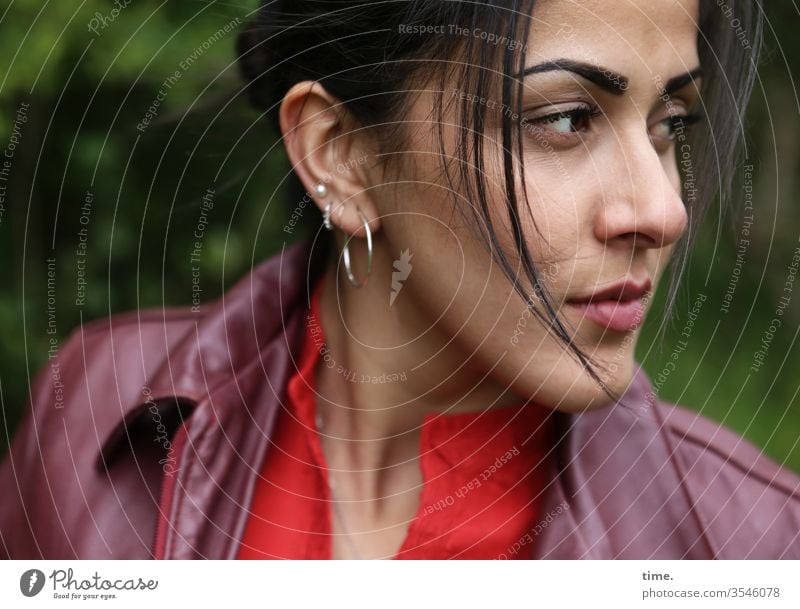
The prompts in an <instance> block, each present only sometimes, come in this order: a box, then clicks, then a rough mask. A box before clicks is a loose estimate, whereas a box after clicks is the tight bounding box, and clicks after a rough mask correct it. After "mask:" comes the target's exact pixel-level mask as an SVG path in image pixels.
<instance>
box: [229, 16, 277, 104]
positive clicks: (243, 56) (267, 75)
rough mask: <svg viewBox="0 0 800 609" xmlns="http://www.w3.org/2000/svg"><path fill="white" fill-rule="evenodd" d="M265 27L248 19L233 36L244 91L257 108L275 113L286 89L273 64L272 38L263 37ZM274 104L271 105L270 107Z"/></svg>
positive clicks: (274, 57)
mask: <svg viewBox="0 0 800 609" xmlns="http://www.w3.org/2000/svg"><path fill="white" fill-rule="evenodd" d="M265 31H266V29H265V28H264V27H263V26H262V25H260V24H259V23H258V20H256V21H254V22H251V23H250V24H249V25H248V26H247V27H246V28H245V29H244V30H242V31H241V32H240V33H239V35H238V36H237V38H236V52H237V56H238V63H239V71H240V73H241V74H242V76H243V77H244V79H245V82H246V88H247V94H248V97H249V98H250V101H251V103H252V104H253V105H254V106H255V107H256V108H258V109H260V110H263V111H270V109H271V111H270V112H271V113H275V114H277V110H278V108H277V106H278V105H279V102H280V101H281V99H282V98H283V96H284V94H285V93H286V91H285V90H284V89H283V88H282V87H283V79H282V78H281V76H282V75H281V74H280V70H279V69H276V68H275V66H276V64H277V63H278V62H279V61H280V60H279V58H278V57H277V56H276V54H275V52H274V47H273V44H272V43H273V42H274V40H270V41H267V40H266V39H265V38H264V37H263V33H264V32H265ZM273 106H275V107H273Z"/></svg>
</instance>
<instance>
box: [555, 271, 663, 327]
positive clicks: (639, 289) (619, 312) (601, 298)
mask: <svg viewBox="0 0 800 609" xmlns="http://www.w3.org/2000/svg"><path fill="white" fill-rule="evenodd" d="M650 289H651V283H650V279H649V278H648V279H646V280H645V281H641V282H636V281H634V280H632V279H626V280H624V281H621V282H618V283H615V284H614V285H612V286H610V287H607V288H603V289H601V290H597V291H594V292H592V293H590V294H587V295H584V296H579V297H577V298H571V299H568V300H567V304H568V305H570V306H571V307H572V308H574V309H576V310H577V311H578V312H579V313H580V314H581V315H582V317H585V318H587V319H589V320H591V321H593V322H595V323H596V324H598V325H599V326H601V327H604V328H607V329H608V330H613V331H616V332H629V331H632V330H635V329H637V328H638V327H639V326H641V325H642V322H643V321H644V314H645V303H644V298H645V296H647V294H648V293H649V292H650Z"/></svg>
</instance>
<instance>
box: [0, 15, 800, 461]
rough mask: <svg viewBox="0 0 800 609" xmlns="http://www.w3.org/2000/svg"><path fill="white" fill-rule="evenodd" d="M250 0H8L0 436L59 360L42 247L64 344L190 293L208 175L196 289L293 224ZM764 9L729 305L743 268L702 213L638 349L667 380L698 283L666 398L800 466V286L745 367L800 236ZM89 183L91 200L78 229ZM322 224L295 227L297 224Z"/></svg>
mask: <svg viewBox="0 0 800 609" xmlns="http://www.w3.org/2000/svg"><path fill="white" fill-rule="evenodd" d="M120 5H121V6H125V3H124V2H123V1H121V0H120V4H119V5H117V6H120ZM254 7H255V3H254V2H247V3H239V4H237V3H227V2H212V1H204V0H180V1H178V0H172V1H164V2H145V1H143V0H139V1H137V0H131V1H130V3H129V4H128V5H127V6H125V8H123V9H121V10H120V11H119V14H118V15H117V16H116V18H114V19H113V20H109V21H108V22H107V23H106V27H105V28H103V29H98V31H97V33H96V34H95V33H93V32H91V31H89V29H88V25H89V24H90V23H91V22H92V19H93V18H96V17H97V13H99V14H100V15H102V16H104V17H105V18H106V19H110V17H111V16H112V10H113V9H114V8H115V4H114V3H113V2H112V1H101V0H84V1H82V2H57V1H55V0H50V1H47V0H12V2H11V3H10V4H9V5H7V6H6V7H5V8H3V7H0V28H2V34H3V35H2V36H0V58H2V59H0V146H2V147H3V148H5V147H6V144H7V143H8V142H9V141H10V138H11V134H12V129H13V124H14V119H15V117H16V116H17V111H18V109H19V108H20V107H21V105H22V104H29V107H28V110H27V115H26V116H27V120H26V122H25V123H23V124H21V129H20V134H21V138H20V143H19V145H18V146H17V147H16V148H15V150H14V156H13V158H12V159H11V160H12V167H11V171H10V176H9V181H8V183H7V192H6V197H5V201H4V209H2V210H0V253H1V254H2V257H3V263H2V265H0V269H1V270H0V273H3V278H4V281H3V286H4V289H2V290H0V336H1V337H2V340H0V398H2V405H3V414H4V421H5V431H4V432H2V433H0V436H2V439H0V445H4V444H5V443H6V442H7V437H8V435H9V434H10V433H12V432H13V429H14V426H15V425H16V423H17V421H18V419H19V416H20V414H21V412H22V410H23V408H24V406H25V402H26V400H27V399H28V387H29V383H30V381H31V378H32V376H33V374H34V373H35V372H36V371H37V370H38V369H39V368H40V367H41V366H42V365H44V364H45V363H46V361H47V353H48V338H49V337H50V336H51V335H49V334H48V328H49V327H50V326H49V318H48V305H47V296H48V295H47V264H46V261H47V259H48V258H51V259H55V261H56V262H55V265H56V282H55V288H56V300H55V306H54V307H53V311H52V313H54V315H55V317H54V320H55V330H56V334H55V336H57V337H58V338H59V340H63V338H64V337H65V336H66V334H68V332H69V331H70V330H71V329H73V328H74V327H76V326H77V325H79V324H80V323H82V322H86V321H88V320H91V319H95V318H98V317H102V316H105V315H107V314H109V313H114V312H119V311H124V310H129V309H135V308H144V307H151V306H162V305H188V304H190V303H191V297H192V277H191V272H190V271H191V263H190V260H189V257H190V254H191V251H192V243H193V241H194V238H193V236H192V235H193V232H194V227H195V226H196V223H197V219H198V217H199V210H200V204H201V200H202V197H203V195H204V194H205V193H206V189H207V188H209V187H211V186H212V185H215V188H216V197H215V202H214V208H213V210H211V211H210V214H209V224H208V225H207V228H206V230H205V237H204V241H203V243H204V247H203V255H202V258H201V277H202V284H201V285H202V288H203V293H202V296H203V298H204V299H210V298H212V297H214V296H216V295H218V294H219V293H221V292H222V291H223V289H224V288H225V287H226V286H229V285H230V284H231V283H232V282H234V281H235V280H236V279H237V278H239V277H241V276H242V275H243V274H245V273H246V272H247V271H248V269H249V268H250V267H251V266H252V265H254V264H256V263H258V262H259V261H261V260H263V259H264V258H265V257H267V256H269V255H270V254H271V253H272V252H274V251H276V249H277V248H279V247H280V246H281V245H282V243H283V242H284V237H285V234H283V233H282V231H281V228H282V227H283V225H284V223H285V222H286V220H287V219H288V216H289V213H290V210H291V209H292V207H293V204H292V203H290V202H288V201H287V199H290V198H292V196H293V195H290V194H289V193H287V192H286V189H285V188H284V187H283V186H282V181H283V179H284V177H285V176H286V173H287V167H288V165H287V163H286V160H285V157H284V155H283V151H282V147H281V146H280V145H277V144H278V142H277V138H276V135H275V134H274V133H273V132H272V131H271V130H270V129H269V127H268V126H267V124H266V123H265V122H264V121H258V120H257V119H258V115H257V113H256V112H254V111H253V110H252V109H251V108H250V107H249V106H248V104H247V101H246V99H245V98H244V97H243V96H241V91H240V87H241V84H240V81H239V79H238V73H237V70H236V66H235V65H234V64H233V57H234V52H233V43H234V37H235V31H233V32H230V33H227V34H225V35H222V36H218V35H215V32H218V31H219V30H220V28H223V27H224V26H225V25H226V24H229V23H231V22H234V24H235V23H236V20H237V19H238V20H240V21H241V22H244V21H245V20H246V18H247V15H248V14H249V12H250V11H252V10H253V9H254ZM767 15H768V22H767V27H766V30H767V32H766V37H767V50H766V53H765V57H764V61H763V65H762V67H761V72H760V79H759V82H758V83H757V86H756V89H755V93H754V101H753V105H752V108H751V111H750V113H749V118H748V124H747V133H748V157H749V159H750V160H749V162H750V163H752V164H753V165H754V167H755V172H754V176H753V177H754V187H755V194H754V198H753V200H754V211H755V221H754V224H753V227H752V230H751V244H750V246H749V248H748V249H747V252H746V255H745V262H744V264H743V266H742V268H741V275H740V277H739V280H738V283H737V287H736V291H735V295H734V299H733V302H732V305H731V308H730V311H729V312H728V313H722V312H720V306H721V304H722V298H723V295H724V294H725V292H726V290H727V289H728V284H729V281H730V277H731V275H732V273H733V272H734V265H735V260H736V253H737V241H738V239H739V236H740V231H741V226H742V216H743V214H742V210H733V211H732V213H731V214H729V215H727V216H725V217H720V214H719V213H716V214H714V215H712V217H710V218H709V221H708V222H707V223H706V226H705V228H704V231H703V235H702V239H701V242H700V244H699V247H698V249H697V250H696V251H695V253H694V255H693V258H692V261H691V265H690V268H689V269H688V270H687V275H686V281H685V284H684V288H683V289H682V297H681V299H680V301H679V307H678V313H679V315H678V317H677V318H676V319H674V320H673V321H672V322H670V327H669V329H668V331H667V335H666V338H665V339H664V341H663V342H657V341H655V342H654V340H653V337H654V336H655V333H656V330H657V329H658V328H657V324H658V315H657V314H653V315H651V316H650V317H649V320H648V323H647V324H646V327H645V332H644V334H643V336H642V338H641V340H640V343H639V350H638V356H639V359H640V361H642V363H643V364H644V366H645V368H646V369H647V371H648V372H649V373H650V375H651V378H654V379H655V378H657V376H658V375H659V373H661V372H662V371H664V370H665V366H666V364H667V362H669V361H670V359H671V357H672V353H673V352H674V351H675V349H676V345H678V342H677V341H678V340H680V338H681V337H680V334H681V331H682V329H683V327H684V324H685V323H686V321H687V319H688V316H687V313H688V311H689V310H690V308H691V307H692V305H693V303H694V301H695V299H696V298H697V295H698V294H700V293H702V294H705V295H706V296H707V300H706V302H705V303H704V304H703V307H702V309H701V310H700V313H699V316H698V318H697V320H696V321H695V326H694V328H693V330H692V333H691V336H690V339H689V340H688V344H687V347H686V350H685V351H682V352H681V353H680V354H679V360H678V362H677V365H676V366H675V369H674V370H670V372H669V374H668V375H667V376H666V378H664V379H663V382H659V386H660V394H661V395H662V397H664V398H666V399H668V400H671V401H676V402H680V403H682V404H685V405H687V406H689V407H692V408H695V409H697V410H698V411H700V412H702V413H704V414H705V415H706V416H709V417H711V418H713V419H716V420H718V421H722V422H724V423H725V424H726V425H728V426H730V427H732V428H733V429H735V430H737V431H738V432H740V433H742V434H744V435H745V436H746V437H748V438H750V439H751V440H752V441H754V442H755V443H756V444H757V445H759V446H761V447H763V448H764V450H765V451H766V452H767V453H768V454H769V455H770V456H772V457H773V458H774V459H775V460H777V461H778V462H780V463H784V464H787V465H788V466H790V467H792V468H793V469H795V470H797V471H800V441H799V440H798V438H799V437H800V402H799V401H798V395H797V393H798V387H800V385H799V384H798V376H799V375H798V371H800V367H799V366H798V365H799V364H800V352H798V348H797V330H798V327H800V292H798V293H796V294H794V295H793V298H792V301H791V303H790V306H789V308H788V310H787V312H786V314H785V316H784V319H783V326H782V327H781V329H780V331H779V332H777V333H776V334H775V336H774V338H773V339H772V342H771V343H770V346H769V351H768V354H767V358H766V360H765V364H764V366H763V367H762V368H761V369H760V370H759V371H758V372H757V373H754V372H752V371H751V370H750V366H751V365H752V362H753V357H754V353H755V352H756V351H757V350H758V349H759V348H760V346H761V341H762V338H763V337H764V332H765V331H766V330H767V329H768V327H769V325H770V320H771V319H772V318H773V317H774V314H773V312H774V310H775V308H776V306H777V301H778V298H780V296H781V295H782V290H783V286H784V282H785V280H786V275H787V266H788V264H789V262H790V258H791V255H792V252H793V251H794V250H795V248H796V247H797V246H798V236H799V235H800V222H799V221H798V220H800V218H798V207H797V203H796V201H797V198H798V195H800V187H799V185H798V180H797V172H798V169H799V168H800V167H798V165H799V161H800V160H799V159H798V156H799V153H800V143H799V141H798V135H800V120H799V119H798V117H799V116H800V112H799V111H798V98H797V91H796V89H795V85H794V80H793V78H794V76H796V75H797V65H798V63H800V40H798V39H797V37H796V36H794V30H795V29H796V28H797V26H798V25H800V15H798V14H797V12H796V11H795V9H793V8H792V6H791V3H770V6H769V8H767ZM209 40H213V42H212V43H210V44H207V45H205V46H203V43H204V41H209ZM198 49H200V52H199V54H198ZM193 55H194V56H196V60H195V61H194V62H192V63H191V65H186V60H187V58H190V57H192V56H193ZM182 63H183V65H182ZM184 66H185V67H184ZM176 72H178V73H179V74H180V75H179V77H177V79H176V80H175V82H174V84H173V85H171V86H170V87H167V88H165V79H167V77H168V76H170V75H175V74H176ZM160 89H161V90H164V91H165V92H166V95H165V96H164V99H163V102H162V104H161V106H160V107H159V108H158V111H157V116H156V117H155V120H154V121H153V122H152V123H151V124H150V125H149V126H147V127H146V128H145V129H144V132H142V131H140V130H139V129H137V125H139V124H140V123H141V121H142V120H143V118H144V116H145V114H146V112H147V110H148V107H150V106H151V104H152V103H153V102H154V100H156V99H157V97H158V95H159V90H160ZM740 177H741V178H743V173H742V172H740ZM276 189H277V194H275V193H276ZM87 191H88V192H91V193H92V196H93V198H92V205H91V214H90V216H89V222H88V224H86V225H83V224H81V208H82V206H83V205H84V201H85V198H86V193H87ZM308 219H309V218H305V220H308ZM311 219H312V220H313V218H311ZM84 227H85V228H86V229H87V231H86V235H87V247H88V249H87V256H86V260H87V272H88V276H87V289H86V300H85V303H84V304H83V305H82V306H76V304H75V299H76V295H77V294H76V277H77V268H78V267H77V264H78V258H77V256H76V253H75V251H76V247H77V244H78V242H79V237H78V235H79V231H80V230H81V229H82V228H84ZM310 229H311V227H309V226H301V228H300V229H299V230H298V232H297V233H296V234H295V235H294V237H296V238H299V237H302V236H303V235H305V234H307V233H308V232H309V230H310ZM659 306H660V303H657V304H656V307H659ZM654 313H655V312H654ZM672 361H674V360H672ZM0 449H3V450H4V446H0Z"/></svg>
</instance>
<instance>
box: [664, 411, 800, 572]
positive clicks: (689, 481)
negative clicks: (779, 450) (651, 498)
mask: <svg viewBox="0 0 800 609" xmlns="http://www.w3.org/2000/svg"><path fill="white" fill-rule="evenodd" d="M654 414H655V415H656V416H655V419H656V421H658V424H659V425H660V431H661V435H662V436H663V438H664V440H665V442H666V443H667V448H668V450H669V452H670V455H671V460H672V461H673V463H674V465H675V467H676V469H677V470H678V474H679V476H680V478H681V482H682V485H683V488H684V490H685V492H686V493H687V494H688V497H689V500H690V502H691V504H692V506H693V509H694V510H695V512H696V514H697V516H698V518H699V519H700V521H701V523H702V525H703V526H704V527H705V532H706V534H707V537H708V539H709V540H711V543H712V545H713V546H715V547H714V550H715V555H716V556H717V557H719V558H794V559H797V558H800V476H798V475H796V474H795V473H793V472H792V471H790V470H789V469H787V468H785V467H781V466H780V465H778V464H777V463H776V462H775V461H773V460H772V459H770V458H769V457H767V456H766V455H765V454H764V452H763V451H762V450H760V449H758V448H756V447H755V446H754V445H753V444H752V443H751V442H749V441H748V440H745V439H744V438H742V437H741V436H739V435H738V434H737V433H735V432H733V431H732V430H730V429H728V428H727V427H725V426H723V425H721V424H719V423H716V422H714V421H712V420H710V419H709V418H707V417H704V416H702V415H700V414H698V413H696V412H693V411H691V410H689V409H687V408H685V407H683V406H680V405H676V404H672V403H669V402H665V401H661V400H657V401H656V403H655V404H654Z"/></svg>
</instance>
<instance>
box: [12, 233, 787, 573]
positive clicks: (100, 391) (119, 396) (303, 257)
mask: <svg viewBox="0 0 800 609" xmlns="http://www.w3.org/2000/svg"><path fill="white" fill-rule="evenodd" d="M310 252H311V248H310V244H309V242H307V241H306V242H300V243H296V244H294V245H291V246H289V247H287V248H285V249H284V250H283V251H282V252H280V253H278V254H276V255H275V256H273V257H272V258H270V259H269V260H267V261H266V262H264V263H263V264H261V265H260V266H259V267H257V268H256V269H255V270H254V271H253V272H252V273H251V274H250V275H249V276H247V277H246V278H244V279H243V280H241V281H240V282H239V283H238V284H237V285H236V286H235V287H234V288H233V289H231V290H230V291H229V292H227V293H226V294H225V295H224V296H223V297H222V298H221V299H219V300H218V301H216V302H213V303H211V304H210V305H208V306H206V307H204V308H203V309H202V311H201V312H197V313H195V312H192V311H191V310H189V309H167V310H161V309H159V310H152V311H137V312H132V313H127V314H123V315H119V316H114V317H111V318H109V319H103V320H99V321H96V322H93V323H91V324H88V325H85V326H83V327H82V328H80V329H78V330H76V331H75V332H74V333H73V334H72V335H71V337H70V338H69V339H68V340H67V341H66V342H65V343H64V344H63V346H62V348H61V349H60V352H59V355H58V357H57V358H56V359H54V360H52V361H51V362H49V363H48V365H47V366H46V367H45V368H44V369H43V370H42V371H41V372H40V373H39V375H38V377H37V379H36V382H35V385H34V387H33V394H32V395H33V404H32V408H31V410H30V412H29V413H27V415H26V417H25V419H24V421H23V423H22V424H21V426H20V428H19V430H18V432H17V434H16V436H15V438H14V442H13V444H12V448H11V450H10V453H9V455H8V456H7V457H6V459H5V460H4V462H3V464H2V466H1V467H0V488H2V489H3V498H2V501H0V542H1V543H0V554H4V555H6V556H8V557H11V558H16V559H31V558H37V559H38V558H46V559H71V558H92V559H104V558H129V559H141V558H223V559H224V558H234V557H235V556H236V553H237V549H238V546H239V542H240V540H241V539H242V534H243V531H244V527H245V523H246V521H247V518H248V507H249V504H250V500H251V497H252V494H253V489H254V485H255V483H256V480H257V478H258V472H259V470H260V466H261V463H262V460H263V459H264V456H265V454H266V452H267V450H268V449H269V446H270V435H271V434H272V432H273V428H274V423H275V420H276V415H277V414H278V412H279V408H280V404H281V401H282V399H283V397H284V391H285V387H286V382H287V380H288V378H289V375H290V374H291V373H292V372H293V370H294V364H293V362H294V361H295V358H296V355H297V350H298V348H299V346H300V344H301V339H302V333H303V331H304V323H303V321H304V312H305V310H306V307H307V303H308V301H307V297H308V286H309V283H310V282H312V281H313V279H314V277H315V275H314V273H315V272H317V271H314V268H315V264H314V263H313V260H312V258H313V257H312V256H311V255H310ZM317 266H319V265H317ZM58 377H60V380H61V384H63V387H57V383H55V381H54V379H56V378H58ZM557 417H558V425H559V426H560V428H561V432H562V433H563V439H562V440H561V441H560V442H559V444H558V445H557V447H556V451H555V453H554V458H553V459H552V460H551V468H552V471H551V474H552V477H551V482H550V484H549V486H548V487H547V488H546V490H545V495H544V502H543V511H542V518H541V522H539V523H538V524H537V525H536V526H535V527H533V528H532V530H531V533H530V534H529V535H528V536H526V538H523V539H521V540H520V543H519V544H518V547H517V548H516V550H515V551H517V552H524V553H525V554H524V555H526V556H529V557H531V558H662V559H664V558H759V559H761V558H793V559H800V478H798V477H797V476H795V475H794V474H793V473H791V472H789V471H787V470H785V469H780V468H779V467H778V466H777V465H775V464H774V463H773V462H771V461H770V460H768V459H767V458H766V457H764V456H763V455H762V454H761V452H760V451H759V450H757V449H756V448H754V447H753V446H752V445H750V444H749V443H747V442H746V441H744V440H742V439H741V438H739V437H738V436H737V435H735V434H733V433H732V432H730V431H727V430H726V429H724V428H720V427H719V426H717V425H716V424H714V423H711V422H710V421H708V420H707V419H704V418H702V417H700V416H697V415H695V414H694V413H692V412H689V411H687V410H684V409H683V408H680V407H678V406H674V405H669V404H665V403H663V402H661V401H659V400H658V399H657V398H656V397H655V395H654V393H653V392H652V389H651V385H650V382H649V380H648V379H647V377H646V376H645V374H644V372H642V371H641V370H639V371H638V372H637V375H636V377H635V380H634V382H633V384H632V385H631V387H630V388H629V390H628V391H627V392H626V393H625V395H624V396H623V399H622V400H621V403H618V404H615V405H613V406H610V407H607V408H603V409H600V410H595V411H591V412H586V413H581V414H570V415H566V414H558V415H557ZM559 435H562V434H559Z"/></svg>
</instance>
